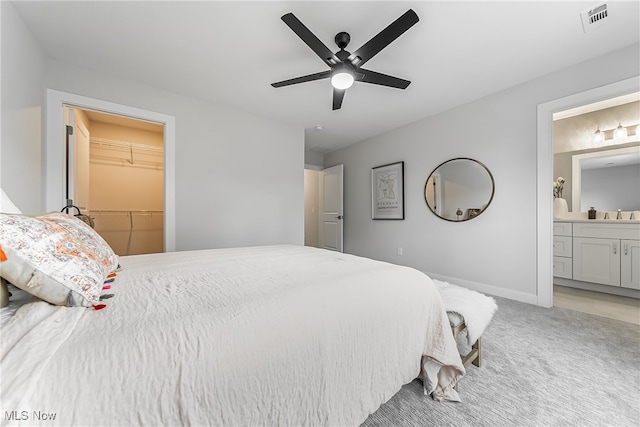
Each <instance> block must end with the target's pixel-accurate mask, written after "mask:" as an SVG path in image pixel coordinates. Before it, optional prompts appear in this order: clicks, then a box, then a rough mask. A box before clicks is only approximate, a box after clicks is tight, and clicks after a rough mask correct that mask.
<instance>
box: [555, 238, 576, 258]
mask: <svg viewBox="0 0 640 427" xmlns="http://www.w3.org/2000/svg"><path fill="white" fill-rule="evenodd" d="M572 253H573V244H572V242H571V237H570V236H553V256H564V257H571V255H572Z"/></svg>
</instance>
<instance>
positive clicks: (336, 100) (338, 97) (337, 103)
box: [333, 87, 347, 110]
mask: <svg viewBox="0 0 640 427" xmlns="http://www.w3.org/2000/svg"><path fill="white" fill-rule="evenodd" d="M346 91H347V90H346V89H336V88H335V87H334V88H333V109H334V110H339V109H340V107H342V100H343V99H344V93H345V92H346Z"/></svg>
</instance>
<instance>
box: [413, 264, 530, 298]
mask: <svg viewBox="0 0 640 427" xmlns="http://www.w3.org/2000/svg"><path fill="white" fill-rule="evenodd" d="M423 273H425V274H426V275H427V276H429V277H431V278H432V279H437V280H441V281H443V282H449V283H451V284H453V285H458V286H462V287H465V288H468V289H472V290H474V291H477V292H481V293H483V294H489V295H493V296H496V297H501V298H507V299H511V300H514V301H520V302H524V303H527V304H532V305H538V296H537V295H532V294H527V293H524V292H518V291H513V290H510V289H505V288H499V287H497V286H492V285H487V284H486V283H479V282H473V281H470V280H464V279H459V278H457V277H449V276H443V275H440V274H435V273H429V272H426V271H425V272H423Z"/></svg>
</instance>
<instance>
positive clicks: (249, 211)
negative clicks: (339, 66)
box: [2, 2, 304, 250]
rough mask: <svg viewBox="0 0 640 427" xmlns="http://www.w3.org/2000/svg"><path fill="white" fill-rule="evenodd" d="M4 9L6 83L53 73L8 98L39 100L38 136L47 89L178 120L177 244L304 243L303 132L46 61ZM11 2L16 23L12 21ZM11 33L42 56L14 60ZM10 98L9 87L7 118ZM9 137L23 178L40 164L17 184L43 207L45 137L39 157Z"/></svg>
mask: <svg viewBox="0 0 640 427" xmlns="http://www.w3.org/2000/svg"><path fill="white" fill-rule="evenodd" d="M2 6H3V26H2V40H3V45H2V47H3V49H2V71H3V74H2V82H3V83H2V84H3V90H4V87H5V85H6V86H9V85H12V84H14V83H13V82H12V81H6V78H7V76H14V77H17V76H19V75H20V73H23V74H29V73H31V72H32V71H31V68H34V67H35V66H36V65H38V67H36V68H37V69H39V70H40V69H44V70H46V74H45V75H46V81H45V85H43V84H42V81H41V78H42V77H40V80H38V79H37V78H35V77H30V76H25V77H22V79H23V80H24V81H25V85H24V86H25V87H22V88H19V89H16V93H15V96H12V97H11V98H8V101H11V102H13V103H17V100H18V99H19V100H21V101H23V102H26V101H29V100H30V98H34V99H33V101H32V102H30V103H29V104H33V105H28V106H29V107H31V108H34V109H37V110H38V117H37V118H36V117H35V116H30V120H29V121H28V123H26V125H27V127H28V129H33V127H31V126H34V127H35V128H37V129H38V135H39V134H40V131H39V129H40V127H41V118H40V109H41V108H43V106H44V105H46V103H45V101H44V97H45V89H44V88H45V86H46V88H49V89H55V90H58V91H62V92H68V93H73V94H77V95H82V96H86V97H90V98H96V99H100V100H104V101H107V102H112V103H117V104H123V105H127V106H130V107H135V108H141V109H144V110H148V111H154V112H158V113H161V114H165V115H169V116H173V117H175V128H176V144H175V145H176V147H175V150H176V159H175V169H176V173H175V175H176V179H175V188H176V249H178V250H186V249H200V248H211V247H226V246H243V245H260V244H277V243H293V244H302V243H303V241H304V226H303V221H304V211H303V184H304V179H303V173H304V172H303V171H304V130H303V129H297V128H293V127H291V126H288V125H283V124H280V123H277V122H274V121H271V120H267V119H263V118H261V117H257V116H254V115H250V114H247V113H244V112H241V111H238V110H233V109H230V108H225V107H222V106H218V105H214V104H211V103H207V102H203V101H200V100H197V99H194V98H188V97H184V96H180V95H176V94H173V93H169V92H166V91H163V90H160V89H156V88H153V87H149V86H146V85H144V84H142V83H138V82H134V81H130V80H126V79H119V78H115V77H112V76H108V75H105V74H101V73H98V72H94V71H90V70H86V69H82V68H79V67H75V66H70V65H67V64H63V63H60V62H57V61H55V60H52V59H47V60H46V61H45V59H44V57H43V55H42V54H41V53H40V52H39V51H37V49H35V48H31V47H30V43H31V39H32V37H31V35H30V34H29V32H28V30H26V28H25V26H24V24H23V23H22V21H21V20H20V18H19V17H18V15H17V14H16V13H15V10H14V9H13V6H12V5H10V3H9V4H8V5H7V2H2ZM5 9H6V10H8V11H9V13H8V15H11V21H12V22H11V25H10V26H7V27H5V25H4V24H5V22H4V21H5V19H6V18H5V14H4V12H5ZM14 27H15V28H14ZM5 40H7V41H9V40H10V41H11V43H15V44H17V45H18V48H16V49H15V50H16V52H15V53H16V55H15V56H18V55H17V52H18V51H21V47H23V48H24V47H26V48H29V49H31V50H32V51H33V52H34V56H36V59H37V60H36V59H34V60H33V61H31V62H29V63H25V61H24V60H23V61H17V62H11V61H9V60H11V59H13V57H12V56H10V53H13V50H11V51H10V52H5ZM20 53H21V54H22V52H20ZM28 53H29V51H27V54H28ZM5 69H6V70H7V74H5ZM185 78H188V76H185ZM26 86H35V87H37V88H38V89H37V90H36V89H31V88H27V87H26ZM36 95H38V96H36ZM5 97H6V96H5V93H4V91H3V93H2V102H3V104H2V106H3V116H4V114H5V111H4V110H5ZM10 107H11V108H9V109H8V111H9V112H10V113H12V114H14V115H17V114H18V113H19V112H20V111H21V109H20V108H18V106H17V105H16V106H13V105H10ZM3 122H4V117H3ZM23 126H24V125H23ZM16 128H18V126H12V128H11V129H10V130H11V131H14V132H18V130H16ZM19 132H22V133H23V134H24V133H27V132H31V131H26V130H20V131H19ZM4 134H5V131H4V129H3V140H2V155H3V160H2V163H3V165H4V164H9V163H10V164H11V165H12V172H20V173H21V174H22V175H23V174H24V171H25V170H29V171H34V170H35V172H34V173H35V174H36V175H37V179H35V180H30V181H34V182H33V183H30V181H28V182H27V183H23V184H22V185H21V186H20V187H17V190H16V191H22V192H28V193H30V194H31V195H30V196H29V200H30V202H29V204H28V205H25V207H24V208H23V209H24V210H25V211H39V210H40V209H41V208H42V207H43V206H44V202H42V204H40V203H37V201H40V200H43V198H44V194H43V193H44V192H45V191H46V189H45V188H41V186H40V185H39V184H40V183H39V179H40V178H39V177H40V174H41V172H40V167H41V165H40V159H41V158H40V154H39V153H40V141H39V140H38V141H37V144H36V143H33V144H32V145H33V148H32V149H33V150H34V151H35V150H36V148H37V151H38V155H29V156H23V155H14V154H13V152H14V151H16V150H17V148H16V147H15V145H16V144H17V143H20V144H22V143H24V142H23V138H20V139H18V138H13V139H6V140H5V138H4ZM31 139H36V138H34V137H32V138H31ZM18 141H19V142H18ZM23 152H25V153H26V152H29V149H20V153H18V154H22V153H23ZM5 156H6V157H5ZM5 159H6V160H5ZM61 167H62V165H61ZM2 175H3V178H4V179H6V177H7V176H9V173H5V171H4V168H3V171H2ZM4 179H3V181H4ZM3 186H4V184H3ZM9 194H10V196H13V194H11V193H9ZM16 202H18V199H17V198H16Z"/></svg>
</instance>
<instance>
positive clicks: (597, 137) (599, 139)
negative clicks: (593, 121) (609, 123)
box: [593, 126, 604, 144]
mask: <svg viewBox="0 0 640 427" xmlns="http://www.w3.org/2000/svg"><path fill="white" fill-rule="evenodd" d="M603 142H604V132H602V131H601V130H600V126H598V128H597V129H596V131H595V132H594V133H593V143H594V144H602V143H603Z"/></svg>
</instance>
